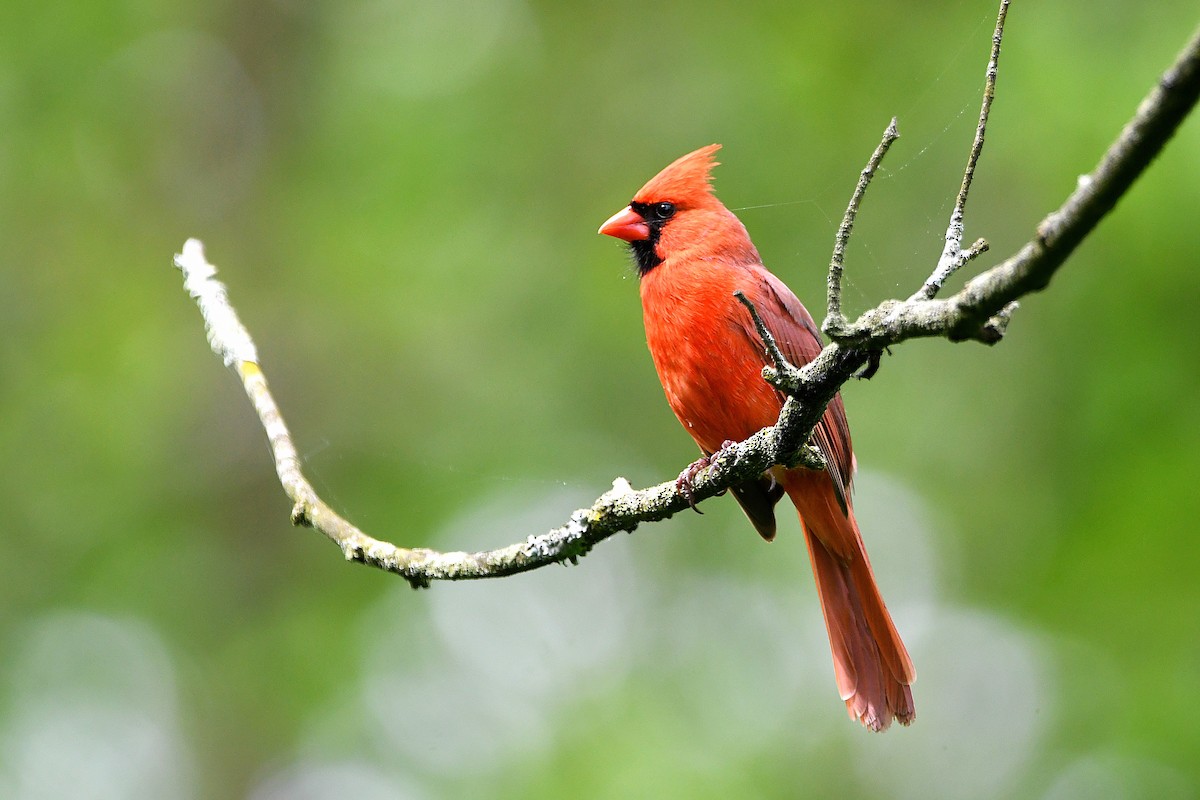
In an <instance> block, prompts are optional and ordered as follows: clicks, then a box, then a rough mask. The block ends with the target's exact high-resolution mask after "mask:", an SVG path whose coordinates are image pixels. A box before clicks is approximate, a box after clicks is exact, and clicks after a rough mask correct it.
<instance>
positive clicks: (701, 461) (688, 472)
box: [675, 439, 737, 514]
mask: <svg viewBox="0 0 1200 800" xmlns="http://www.w3.org/2000/svg"><path fill="white" fill-rule="evenodd" d="M735 444H737V442H735V441H733V440H732V439H726V440H725V441H723V442H721V446H720V447H718V448H717V451H716V452H715V453H706V454H705V455H702V456H700V458H697V459H696V460H695V461H693V462H692V463H691V464H688V465H687V466H686V467H685V468H684V470H683V472H681V473H679V477H678V478H676V479H675V490H676V491H678V492H679V493H680V494H681V495H683V499H684V500H687V504H688V505H689V506H691V508H692V511H695V512H696V513H697V514H703V513H704V512H703V511H701V510H700V509H699V508H697V506H696V491H695V488H694V487H693V485H692V484H693V483H694V482H695V480H696V475H697V474H698V473H699V472H700V470H702V469H704V468H705V467H710V466H712V462H713V459H714V458H717V457H718V456H720V455H721V454H722V453H724V452H725V450H726V449H727V448H730V447H733V446H734V445H735ZM723 494H725V490H724V489H722V490H721V491H719V492H717V495H716V496H717V497H720V496H721V495H723Z"/></svg>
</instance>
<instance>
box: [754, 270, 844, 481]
mask: <svg viewBox="0 0 1200 800" xmlns="http://www.w3.org/2000/svg"><path fill="white" fill-rule="evenodd" d="M754 272H755V273H757V277H758V278H759V279H760V283H759V285H758V286H757V287H755V291H752V292H747V296H749V297H750V299H751V300H752V301H753V302H754V305H755V307H756V308H757V309H758V314H759V316H760V317H762V320H763V322H764V323H766V326H767V329H768V330H770V331H771V334H772V335H773V336H774V337H775V341H776V342H777V343H778V345H779V349H780V350H781V351H783V354H784V355H785V356H787V358H788V360H789V361H791V362H792V363H793V364H795V365H796V366H803V365H805V364H807V363H808V362H809V361H812V360H813V359H814V358H816V356H817V354H818V353H820V352H821V347H822V345H821V334H820V332H819V331H818V330H817V326H816V323H815V322H813V318H812V316H811V315H809V313H808V310H807V309H805V308H804V305H803V304H802V303H801V302H800V300H799V299H797V298H796V295H794V294H792V291H791V289H789V288H788V287H787V286H786V285H784V283H783V281H781V280H779V279H778V278H776V277H775V276H774V275H772V274H771V273H770V272H768V271H766V270H765V269H762V268H759V269H756V270H754ZM745 332H746V335H747V336H749V337H750V338H751V340H752V341H754V343H755V346H756V347H759V348H760V349H761V347H762V344H761V342H760V340H759V336H758V331H757V330H756V329H755V327H754V322H753V320H752V319H751V318H750V315H749V313H747V314H746V315H745ZM763 363H764V364H766V363H767V357H766V354H765V353H764V354H763ZM780 402H782V398H781V400H780ZM813 443H814V444H815V445H816V446H817V447H818V448H819V449H820V450H821V452H822V454H824V456H825V458H826V460H827V461H828V462H829V464H830V477H831V478H832V479H833V484H834V489H835V490H836V491H837V493H838V497H839V501H842V502H843V505H845V504H846V502H847V501H848V500H849V496H850V487H851V481H852V480H853V476H854V454H853V451H852V449H851V445H850V423H849V422H848V421H847V419H846V408H845V406H844V405H843V404H842V396H841V395H840V394H838V395H835V396H834V398H833V400H832V401H831V402H830V403H829V407H828V408H827V409H826V410H825V415H824V416H823V417H822V418H821V421H820V422H819V423H818V424H817V427H816V429H815V430H814V431H813Z"/></svg>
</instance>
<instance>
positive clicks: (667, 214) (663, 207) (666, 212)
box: [650, 203, 675, 219]
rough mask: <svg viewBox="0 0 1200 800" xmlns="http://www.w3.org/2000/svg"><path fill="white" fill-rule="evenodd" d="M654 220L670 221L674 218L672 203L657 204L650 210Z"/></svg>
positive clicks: (673, 205)
mask: <svg viewBox="0 0 1200 800" xmlns="http://www.w3.org/2000/svg"><path fill="white" fill-rule="evenodd" d="M650 212H651V213H652V214H654V218H655V219H670V218H671V217H673V216H675V204H674V203H659V204H657V205H655V206H653V207H652V208H651V209H650Z"/></svg>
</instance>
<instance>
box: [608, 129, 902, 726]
mask: <svg viewBox="0 0 1200 800" xmlns="http://www.w3.org/2000/svg"><path fill="white" fill-rule="evenodd" d="M719 148H720V145H717V144H713V145H709V146H708V147H702V148H700V149H699V150H697V151H695V152H694V153H689V154H688V155H686V156H683V157H682V158H680V159H678V160H677V161H675V162H674V163H673V164H671V165H670V166H668V167H667V168H666V169H664V170H663V171H662V172H660V173H658V174H657V175H655V176H654V178H652V179H651V180H650V182H649V183H647V184H646V185H645V186H643V187H642V188H641V189H640V190H639V191H638V193H637V194H635V195H634V196H633V201H632V202H631V203H630V204H629V205H628V206H627V207H626V208H624V209H623V210H621V211H619V212H617V213H616V214H615V215H613V216H612V217H611V218H610V219H609V220H608V221H607V222H605V223H604V224H603V225H601V226H600V233H603V234H607V235H609V236H615V237H616V238H618V239H623V240H625V241H626V242H628V243H629V244H630V247H631V249H632V251H633V257H634V260H635V261H636V264H637V270H638V274H639V277H640V288H641V295H642V315H643V317H644V319H645V322H646V344H647V345H649V347H650V355H651V356H652V357H653V359H654V366H655V368H656V369H657V370H658V377H659V380H661V381H662V385H663V389H664V390H665V391H666V394H667V402H668V403H670V405H671V409H672V410H673V411H674V412H675V416H676V417H678V418H679V421H680V422H681V423H682V424H683V427H684V429H685V430H687V432H688V433H689V434H691V436H692V438H693V439H695V440H696V444H698V445H700V450H701V451H702V452H703V453H704V456H705V457H706V458H707V457H708V456H710V455H711V454H713V453H715V452H716V451H717V450H719V449H720V448H721V446H722V445H723V444H724V443H725V442H726V441H727V440H734V441H742V440H743V439H746V438H747V437H749V436H750V435H751V434H753V433H755V432H757V431H759V430H760V429H762V428H765V427H767V426H769V425H773V424H775V421H776V420H777V419H778V417H779V411H780V409H781V408H782V407H783V402H784V399H785V398H784V396H783V395H782V394H780V393H779V392H778V391H777V390H775V389H774V388H773V387H771V385H770V384H768V383H767V382H766V381H764V380H763V378H762V368H763V366H765V365H766V363H767V362H766V354H765V352H764V350H763V345H762V343H761V341H760V339H759V336H758V333H757V331H756V330H755V327H754V322H753V320H752V319H751V317H750V314H749V312H748V311H747V310H746V308H745V307H744V306H743V305H742V304H741V303H739V302H738V301H737V299H736V298H735V297H734V292H735V291H737V290H741V291H742V292H743V293H745V295H746V297H748V298H749V299H750V300H751V301H753V303H754V305H755V306H756V307H757V308H758V313H759V315H760V316H762V318H763V320H764V321H765V322H766V324H767V327H768V328H769V329H770V330H771V332H772V333H773V334H774V336H775V338H776V339H777V340H778V343H779V347H780V349H781V350H782V351H783V353H784V354H785V355H786V356H787V357H788V359H789V360H790V361H792V362H793V363H794V364H797V365H803V364H806V363H808V362H809V361H811V360H812V359H813V358H814V357H815V356H816V355H817V353H819V352H820V350H821V338H820V334H819V333H818V332H817V327H816V325H815V324H814V323H813V319H812V317H811V316H810V315H809V313H808V311H807V310H806V309H805V308H804V305H803V304H802V303H801V302H800V301H799V300H797V299H796V296H795V295H794V294H792V292H791V290H789V289H788V288H787V286H785V285H784V284H783V282H782V281H781V280H779V279H778V278H776V277H775V276H774V275H772V274H771V273H770V272H768V271H767V269H766V267H764V266H763V264H762V260H761V259H760V258H759V256H758V251H757V250H755V249H754V244H753V243H751V241H750V236H749V234H747V233H746V228H745V227H744V226H743V225H742V223H741V221H740V220H739V219H738V218H737V217H736V216H734V215H733V212H731V211H730V210H729V209H727V208H725V206H724V205H723V204H722V203H721V201H720V200H718V199H717V198H716V196H714V195H713V193H712V187H711V186H710V185H709V181H710V171H711V170H712V168H713V167H714V166H716V162H715V161H714V160H713V154H714V153H716V151H717V150H718V149H719ZM813 443H814V444H815V445H816V446H817V447H819V448H820V449H821V452H822V453H823V454H824V455H825V458H826V461H827V462H828V464H829V466H830V469H829V471H828V472H824V471H821V472H817V471H814V470H809V469H804V468H797V469H784V468H782V467H774V468H772V469H771V470H770V471H769V472H768V473H766V474H765V475H763V476H762V477H761V478H760V479H759V480H757V481H753V482H750V483H747V484H745V485H742V486H738V487H734V488H733V494H734V497H735V498H737V501H738V503H740V504H741V506H742V508H743V509H744V510H745V512H746V516H748V517H749V518H750V521H751V522H752V523H753V524H754V527H755V528H756V529H757V530H758V532H759V533H760V534H761V535H762V537H763V538H764V539H766V540H768V541H769V540H771V539H773V538H774V536H775V511H774V506H775V503H776V502H778V500H779V498H780V497H782V495H783V494H784V493H787V495H788V497H789V498H791V501H792V503H793V504H794V505H795V506H796V511H797V512H799V515H800V524H801V527H802V528H803V529H804V535H805V541H806V542H807V544H808V554H809V557H810V558H811V560H812V567H813V573H814V574H815V576H816V581H817V592H818V594H819V595H820V598H821V611H822V612H823V614H824V616H825V627H826V628H827V629H828V632H829V646H830V648H831V649H832V650H833V668H834V674H835V676H836V678H837V685H838V691H839V692H840V693H841V696H842V699H843V700H845V701H846V708H847V709H848V710H849V712H850V716H851V717H852V718H853V719H856V720H858V721H859V722H861V723H862V724H863V725H865V726H866V727H867V728H869V729H871V730H875V731H881V730H884V729H885V728H887V727H888V725H890V724H891V722H892V720H893V719H897V720H899V721H900V722H901V723H902V724H905V725H907V724H908V723H910V722H912V720H913V717H914V715H915V711H914V709H913V699H912V690H911V689H910V688H909V685H910V684H911V683H912V682H913V680H914V679H915V678H916V671H915V670H914V669H913V665H912V661H911V660H910V659H909V657H908V652H907V651H906V650H905V648H904V643H903V642H902V641H901V640H900V634H899V633H897V631H896V626H895V624H894V623H893V622H892V618H891V616H890V615H889V614H888V610H887V606H885V605H884V602H883V597H882V596H881V595H880V593H879V587H878V586H876V585H875V575H874V574H873V573H872V571H871V563H870V561H868V560H867V551H866V549H865V548H864V546H863V540H862V535H861V534H860V533H859V531H858V523H857V522H855V519H854V510H853V507H852V506H851V504H850V483H851V477H852V475H853V472H854V453H853V451H852V450H851V447H850V427H849V424H848V423H847V421H846V410H845V407H844V406H843V405H842V398H841V396H840V395H838V396H837V397H834V399H833V402H831V403H830V404H829V407H828V409H826V411H825V415H824V417H822V419H821V422H820V424H819V425H818V426H817V428H816V430H815V431H814V434H813ZM703 461H704V459H701V462H697V463H698V464H700V463H703ZM687 475H688V471H685V473H684V475H682V476H681V478H680V480H681V482H683V484H684V488H686V483H687Z"/></svg>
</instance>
